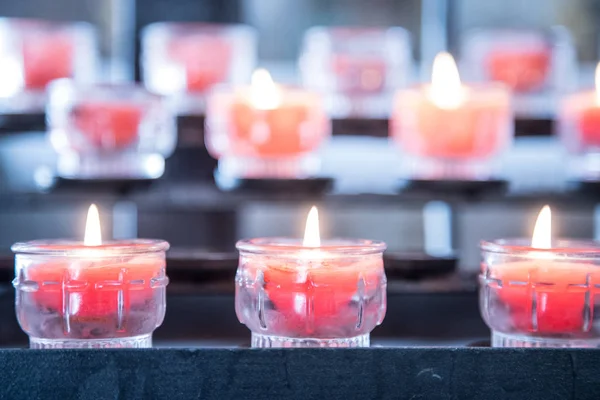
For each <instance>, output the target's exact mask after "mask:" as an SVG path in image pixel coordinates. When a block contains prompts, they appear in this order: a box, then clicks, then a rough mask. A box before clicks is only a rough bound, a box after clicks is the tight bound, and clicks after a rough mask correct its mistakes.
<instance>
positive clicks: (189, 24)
mask: <svg viewBox="0 0 600 400" xmlns="http://www.w3.org/2000/svg"><path fill="white" fill-rule="evenodd" d="M151 31H166V32H168V33H180V34H181V33H183V34H184V35H188V34H189V35H195V34H202V33H205V34H215V33H227V32H229V33H231V32H247V33H250V34H252V33H254V31H255V30H254V28H253V27H252V26H251V25H248V24H241V23H216V22H198V21H159V22H153V23H151V24H148V25H146V26H145V27H144V28H143V29H142V35H144V34H145V33H144V32H151Z"/></svg>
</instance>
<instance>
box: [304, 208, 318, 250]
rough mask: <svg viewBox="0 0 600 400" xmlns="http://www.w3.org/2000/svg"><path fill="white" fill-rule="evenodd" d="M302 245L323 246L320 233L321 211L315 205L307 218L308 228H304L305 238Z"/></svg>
mask: <svg viewBox="0 0 600 400" xmlns="http://www.w3.org/2000/svg"><path fill="white" fill-rule="evenodd" d="M302 245H303V246H305V247H319V246H321V234H320V233H319V211H318V210H317V207H315V206H313V207H312V208H311V209H310V212H309V213H308V217H307V218H306V228H305V229H304V240H303V241H302Z"/></svg>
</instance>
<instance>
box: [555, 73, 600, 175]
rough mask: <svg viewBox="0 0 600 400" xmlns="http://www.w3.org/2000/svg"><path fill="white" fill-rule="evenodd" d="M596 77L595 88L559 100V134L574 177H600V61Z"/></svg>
mask: <svg viewBox="0 0 600 400" xmlns="http://www.w3.org/2000/svg"><path fill="white" fill-rule="evenodd" d="M595 78H596V79H595V81H596V88H595V89H592V90H583V91H579V92H576V93H573V94H570V95H567V96H565V97H564V98H563V99H562V101H561V104H560V111H559V116H558V117H559V118H558V133H559V135H560V137H561V139H562V142H563V143H564V145H565V148H566V149H567V151H568V153H569V156H570V163H569V167H570V173H571V174H572V175H573V177H576V178H581V179H593V180H600V64H598V65H597V67H596V76H595Z"/></svg>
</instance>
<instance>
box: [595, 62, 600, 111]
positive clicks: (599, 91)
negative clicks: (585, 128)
mask: <svg viewBox="0 0 600 400" xmlns="http://www.w3.org/2000/svg"><path fill="white" fill-rule="evenodd" d="M596 105H598V106H600V63H598V65H596Z"/></svg>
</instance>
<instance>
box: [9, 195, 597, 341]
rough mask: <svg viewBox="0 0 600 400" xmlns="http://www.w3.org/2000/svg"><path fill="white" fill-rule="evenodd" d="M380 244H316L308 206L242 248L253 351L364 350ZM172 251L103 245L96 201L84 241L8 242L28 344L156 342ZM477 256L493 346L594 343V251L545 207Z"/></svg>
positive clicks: (374, 316) (138, 243)
mask: <svg viewBox="0 0 600 400" xmlns="http://www.w3.org/2000/svg"><path fill="white" fill-rule="evenodd" d="M385 247H386V246H385V244H384V243H383V242H377V241H372V240H355V239H338V240H323V241H322V240H321V238H320V233H319V219H318V211H317V209H316V208H314V207H313V209H311V211H310V212H309V215H308V218H307V222H306V229H305V234H304V238H303V240H296V239H287V238H257V239H249V240H242V241H239V242H238V243H237V248H238V250H239V252H240V258H239V266H238V269H237V274H236V278H235V288H236V292H235V311H236V314H237V317H238V319H239V321H240V322H241V323H243V324H245V325H246V326H247V327H248V328H249V329H250V331H251V333H252V342H251V343H252V347H366V346H369V344H370V333H371V331H372V330H373V329H374V328H375V327H376V326H377V325H379V324H381V323H382V322H383V320H384V317H385V314H386V307H387V306H386V276H385V271H384V265H383V258H382V254H383V252H384V250H385ZM168 248H169V244H168V243H166V242H164V241H160V240H143V239H137V240H125V241H115V242H108V243H103V242H102V237H101V233H100V223H99V217H98V210H97V208H96V207H95V206H93V205H92V206H91V207H90V210H89V212H88V220H87V226H86V231H85V238H84V241H83V243H82V242H73V241H33V242H27V243H17V244H15V245H14V246H13V247H12V249H13V251H14V252H15V253H16V266H15V271H16V278H15V280H14V281H13V285H14V287H15V289H16V312H17V317H18V321H19V323H20V325H21V327H22V329H23V330H24V331H25V332H26V333H27V334H28V335H29V338H30V346H31V347H32V348H113V347H151V345H152V333H153V331H154V330H155V329H156V328H157V327H158V326H160V325H161V323H162V321H163V319H164V316H165V309H166V286H167V284H168V278H167V275H166V261H165V252H166V251H167V250H168ZM481 249H482V257H483V262H482V269H481V274H480V277H479V279H480V308H481V313H482V316H483V318H484V320H485V322H486V323H487V324H488V326H489V327H490V329H491V331H492V346H494V347H599V346H600V323H599V321H600V319H599V318H598V317H597V314H598V312H597V310H598V309H596V307H595V305H596V304H599V306H600V296H595V294H596V293H597V292H598V288H597V284H595V283H594V282H596V281H597V279H596V276H597V275H598V262H599V261H600V244H598V243H594V242H582V241H566V240H556V241H553V240H552V236H551V215H550V208H549V207H548V206H546V207H544V209H542V211H541V212H540V215H539V217H538V221H537V223H536V226H535V229H534V233H533V237H532V240H531V241H529V240H525V239H515V240H496V241H490V242H482V245H481ZM409 322H410V321H409ZM459 323H460V321H459Z"/></svg>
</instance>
